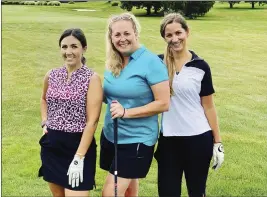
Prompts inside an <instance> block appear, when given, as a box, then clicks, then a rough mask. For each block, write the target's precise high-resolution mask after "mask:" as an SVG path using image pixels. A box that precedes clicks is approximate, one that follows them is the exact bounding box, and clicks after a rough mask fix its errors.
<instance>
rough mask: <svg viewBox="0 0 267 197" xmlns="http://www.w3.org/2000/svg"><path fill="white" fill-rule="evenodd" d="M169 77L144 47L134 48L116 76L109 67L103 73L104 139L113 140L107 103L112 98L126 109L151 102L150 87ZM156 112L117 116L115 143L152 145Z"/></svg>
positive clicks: (157, 59) (156, 126)
mask: <svg viewBox="0 0 267 197" xmlns="http://www.w3.org/2000/svg"><path fill="white" fill-rule="evenodd" d="M166 80H169V78H168V72H167V68H166V66H165V64H164V63H163V62H162V60H161V59H160V58H159V57H158V56H157V55H155V54H153V53H152V52H150V51H149V50H147V49H146V48H145V47H144V46H142V47H140V48H139V49H137V50H136V51H135V52H134V53H133V54H132V55H131V56H130V59H129V63H128V64H127V65H126V66H125V68H124V69H123V70H122V71H121V73H120V75H119V76H118V77H114V76H113V75H112V73H111V72H110V71H108V70H106V71H105V73H104V95H105V99H106V102H107V109H106V115H105V122H104V128H103V132H104V135H105V136H106V138H107V139H108V140H109V141H111V142H114V131H113V120H112V119H111V113H110V104H111V102H112V100H118V102H119V103H120V104H121V105H122V106H123V107H124V108H126V109H130V108H135V107H140V106H144V105H146V104H148V103H150V102H152V101H154V96H153V92H152V90H151V86H153V85H155V84H157V83H160V82H163V81H166ZM158 127H159V126H158V115H153V116H149V117H144V118H119V119H118V144H130V143H144V144H146V145H148V146H152V145H154V144H155V143H156V141H157V137H158V129H159V128H158Z"/></svg>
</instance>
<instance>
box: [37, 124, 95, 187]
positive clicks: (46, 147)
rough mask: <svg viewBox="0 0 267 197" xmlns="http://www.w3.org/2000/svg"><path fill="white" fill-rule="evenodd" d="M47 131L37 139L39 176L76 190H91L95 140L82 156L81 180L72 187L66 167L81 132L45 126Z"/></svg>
mask: <svg viewBox="0 0 267 197" xmlns="http://www.w3.org/2000/svg"><path fill="white" fill-rule="evenodd" d="M47 131H48V133H47V134H45V135H43V136H42V137H41V139H40V141H39V144H40V146H41V160H42V166H41V168H40V169H39V174H38V176H39V177H43V179H44V180H45V181H47V182H50V183H55V184H57V185H60V186H62V187H64V188H67V189H70V190H77V191H86V190H92V189H93V187H94V186H95V171H96V142H95V139H94V138H93V140H92V143H91V145H90V147H89V149H88V151H87V153H86V155H85V158H84V169H83V182H82V183H80V184H79V187H74V188H72V187H71V185H69V178H68V176H67V172H68V168H69V165H70V163H71V161H72V160H73V157H74V155H75V153H76V151H77V149H78V146H79V144H80V141H81V137H82V133H80V132H79V133H67V132H64V131H58V130H52V129H49V128H47Z"/></svg>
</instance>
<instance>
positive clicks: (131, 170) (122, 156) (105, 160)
mask: <svg viewBox="0 0 267 197" xmlns="http://www.w3.org/2000/svg"><path fill="white" fill-rule="evenodd" d="M100 144H101V148H100V168H101V169H103V170H106V171H109V172H110V173H111V174H113V175H114V155H115V149H114V144H113V143H112V142H110V141H108V139H107V138H106V137H105V135H104V133H103V131H102V133H101V139H100ZM117 153H118V160H117V161H118V163H117V167H118V169H117V170H118V177H121V178H127V179H138V178H145V177H146V175H147V173H148V172H149V168H150V166H151V162H152V159H153V153H154V145H153V146H147V145H145V144H143V143H132V144H118V152H117Z"/></svg>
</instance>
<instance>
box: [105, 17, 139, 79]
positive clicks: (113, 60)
mask: <svg viewBox="0 0 267 197" xmlns="http://www.w3.org/2000/svg"><path fill="white" fill-rule="evenodd" d="M121 20H126V21H130V22H131V23H132V25H133V29H134V33H135V34H136V36H137V37H139V34H140V32H141V26H140V24H139V22H138V20H137V19H136V17H135V16H134V15H133V14H130V13H122V14H120V15H113V16H111V17H110V18H109V19H108V25H107V33H106V67H107V69H109V70H110V71H111V72H112V74H113V75H114V76H115V77H117V76H119V75H120V72H121V70H122V69H123V64H124V59H123V57H122V55H121V53H120V52H119V51H118V50H117V49H116V48H115V46H114V45H113V43H112V39H111V36H112V25H113V23H115V22H117V21H121Z"/></svg>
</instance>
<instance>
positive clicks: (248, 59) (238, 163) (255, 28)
mask: <svg viewBox="0 0 267 197" xmlns="http://www.w3.org/2000/svg"><path fill="white" fill-rule="evenodd" d="M228 7H229V4H228V3H217V4H216V5H215V7H214V8H213V9H211V11H210V12H209V13H208V14H207V15H206V16H205V17H202V18H199V19H197V20H189V21H188V24H189V26H190V29H191V32H190V39H189V41H190V43H189V45H190V48H191V49H193V50H195V51H196V52H197V53H198V54H199V55H200V56H201V57H203V58H204V59H205V60H206V61H207V62H208V63H209V64H210V66H211V69H212V74H213V82H214V86H215V90H216V94H215V102H216V106H217V111H218V115H219V119H220V128H221V135H222V138H223V141H224V146H225V163H224V164H223V166H222V168H221V169H220V170H219V171H217V172H214V171H212V170H210V174H209V178H208V182H207V194H208V196H267V186H266V185H267V160H266V158H267V130H266V128H267V66H266V62H267V56H266V51H267V45H266V40H267V34H266V27H267V20H265V19H266V18H267V7H266V6H265V7H259V6H258V5H256V9H254V10H252V9H250V4H236V5H234V9H231V10H230V9H228ZM75 8H86V9H95V10H97V11H96V12H76V11H73V10H72V9H75ZM120 12H123V10H121V9H119V8H118V7H111V6H110V5H109V4H107V3H105V2H94V3H76V4H72V5H70V4H62V6H60V7H46V6H9V5H4V6H3V7H2V16H3V18H2V24H3V25H2V196H48V195H50V192H49V190H48V187H47V184H46V183H45V182H44V181H43V180H42V179H38V178H37V172H38V169H39V166H40V159H39V151H40V147H39V144H38V141H39V139H40V137H41V133H42V131H41V129H40V126H39V123H40V112H39V100H40V95H41V89H42V81H43V77H44V75H45V73H46V72H47V71H48V70H49V69H51V68H54V67H59V66H61V64H62V60H61V58H60V55H59V48H58V38H59V36H60V34H61V33H62V32H63V30H64V29H66V28H69V27H80V28H82V29H83V30H84V32H85V34H86V36H87V39H88V44H89V46H88V51H87V54H86V57H87V60H88V66H89V67H91V68H93V69H95V70H96V71H97V72H98V73H99V74H100V75H101V76H102V77H103V71H104V61H105V41H104V36H105V29H106V21H107V17H108V16H109V15H110V14H114V13H120ZM134 13H136V14H138V16H139V17H138V18H139V20H140V23H141V25H142V27H143V29H142V32H141V42H142V43H143V44H144V45H146V46H147V47H148V48H149V49H150V50H152V51H153V52H155V53H161V52H163V50H164V47H165V44H164V42H163V40H162V39H161V38H160V34H159V22H160V20H161V18H160V17H143V16H142V14H144V13H145V11H143V10H134ZM104 112H105V106H103V110H102V114H101V120H100V123H99V126H98V129H97V132H96V138H97V141H98V144H99V134H100V130H101V127H102V125H103V121H104V119H103V115H104ZM98 150H99V146H98ZM156 167H157V165H156V162H155V161H153V164H152V167H151V169H150V172H149V174H148V176H147V178H146V179H144V180H141V184H140V196H156V195H157V184H156V178H157V170H156ZM196 168H197V164H196ZM105 175H106V173H105V172H103V171H102V170H100V169H99V167H97V174H96V183H97V189H96V190H94V191H92V192H91V196H100V194H101V193H100V192H101V188H102V186H103V182H104V179H105ZM182 194H183V195H186V189H185V185H184V184H183V193H182Z"/></svg>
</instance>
